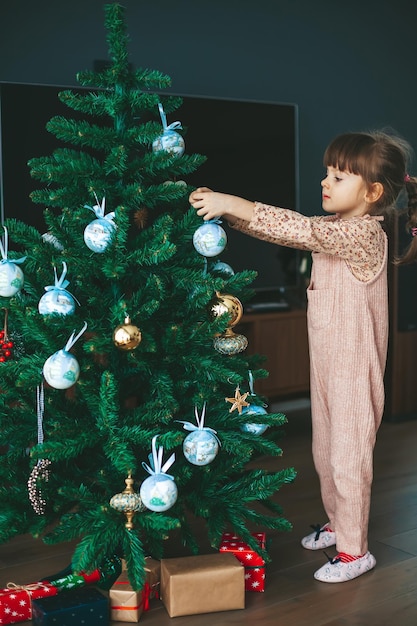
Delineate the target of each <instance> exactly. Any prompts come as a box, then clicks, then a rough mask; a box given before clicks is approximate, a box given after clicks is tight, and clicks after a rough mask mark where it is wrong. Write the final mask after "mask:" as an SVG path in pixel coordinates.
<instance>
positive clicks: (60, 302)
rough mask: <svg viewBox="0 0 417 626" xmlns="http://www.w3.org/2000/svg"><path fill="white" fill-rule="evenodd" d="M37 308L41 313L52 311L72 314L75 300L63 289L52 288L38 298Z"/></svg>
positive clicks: (48, 313) (47, 313) (50, 312)
mask: <svg viewBox="0 0 417 626" xmlns="http://www.w3.org/2000/svg"><path fill="white" fill-rule="evenodd" d="M38 310H39V313H40V314H41V315H51V314H52V313H60V314H61V315H72V314H73V313H74V311H75V300H74V298H73V297H72V295H71V294H70V293H69V292H68V291H66V290H65V289H59V288H54V289H51V290H50V291H47V292H46V293H45V294H44V295H43V296H42V298H41V299H40V300H39V304H38Z"/></svg>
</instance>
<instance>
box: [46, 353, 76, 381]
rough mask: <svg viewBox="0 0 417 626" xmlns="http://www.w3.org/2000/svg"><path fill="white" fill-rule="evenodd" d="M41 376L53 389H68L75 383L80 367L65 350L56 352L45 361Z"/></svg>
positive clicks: (73, 357)
mask: <svg viewBox="0 0 417 626" xmlns="http://www.w3.org/2000/svg"><path fill="white" fill-rule="evenodd" d="M43 375H44V377H45V380H46V382H47V383H48V385H51V387H54V389H68V388H69V387H72V385H74V384H75V383H76V382H77V380H78V377H79V375H80V366H79V364H78V361H77V359H76V358H75V356H74V355H73V354H71V353H70V352H67V351H66V350H58V352H55V354H52V356H50V357H49V358H48V359H46V361H45V364H44V366H43Z"/></svg>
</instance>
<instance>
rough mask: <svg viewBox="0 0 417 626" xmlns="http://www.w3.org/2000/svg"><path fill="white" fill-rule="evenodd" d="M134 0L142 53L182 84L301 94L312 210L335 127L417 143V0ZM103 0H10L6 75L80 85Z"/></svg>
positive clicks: (97, 54)
mask: <svg viewBox="0 0 417 626" xmlns="http://www.w3.org/2000/svg"><path fill="white" fill-rule="evenodd" d="M122 4H123V6H125V8H126V18H127V24H128V32H129V34H130V40H131V45H130V51H131V60H132V62H133V64H134V65H135V66H138V67H147V68H152V69H158V70H161V71H163V72H165V73H167V74H168V75H169V76H171V78H172V83H173V84H172V91H174V92H179V93H187V94H196V95H211V96H220V97H233V98H234V97H236V98H248V99H255V100H267V101H280V102H296V103H297V104H298V105H299V114H300V180H301V194H300V208H301V210H302V212H304V213H306V214H313V213H317V212H320V185H319V181H320V179H321V177H322V173H323V168H322V163H321V159H322V153H323V150H324V148H325V146H326V144H327V143H328V141H329V140H330V139H331V138H332V137H333V136H334V135H335V134H337V133H339V132H344V131H346V130H365V129H370V128H377V127H378V128H379V127H382V126H390V127H393V128H394V129H396V130H397V131H398V132H399V133H401V134H402V135H404V136H405V137H406V138H407V139H408V140H409V141H411V142H412V144H413V145H414V147H415V148H417V114H416V111H417V76H416V74H417V72H416V63H415V59H416V52H417V50H416V48H417V43H416V35H415V33H416V29H417V3H416V2H415V0H396V1H395V2H384V1H383V0H379V1H375V0H368V1H367V0H361V1H358V0H350V1H349V2H341V3H335V2H331V1H328V0H324V1H320V0H319V1H316V2H314V1H311V0H176V1H175V2H173V1H172V0H146V1H145V0H125V1H124V2H123V3H122ZM103 7H104V2H102V1H99V0H59V1H57V0H37V1H36V0H35V1H34V2H29V1H28V0H12V1H11V2H7V3H4V6H2V15H1V21H0V80H1V81H12V82H32V83H48V84H61V85H62V84H70V85H75V84H76V80H75V76H76V73H77V72H78V71H80V70H83V69H92V67H93V62H94V60H95V59H106V57H107V45H106V42H105V30H104V23H103V22H104V20H103V17H104V11H103ZM28 106H29V107H30V103H28ZM248 123H249V124H250V120H248ZM273 123H274V120H273V119H272V120H271V126H272V125H273ZM231 132H232V131H231ZM233 132H235V133H239V132H242V130H241V129H239V128H235V129H233ZM248 158H251V155H248ZM253 158H256V155H253ZM414 173H415V172H414ZM201 182H202V183H204V181H201ZM258 199H262V180H259V193H258Z"/></svg>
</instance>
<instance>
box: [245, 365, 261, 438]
mask: <svg viewBox="0 0 417 626" xmlns="http://www.w3.org/2000/svg"><path fill="white" fill-rule="evenodd" d="M249 390H250V394H249V396H247V397H250V398H256V394H255V393H254V390H253V375H252V372H251V371H250V370H249ZM265 406H266V405H258V404H250V403H249V404H248V405H247V406H244V407H243V409H242V412H241V415H242V416H245V417H248V418H249V421H248V422H247V423H245V424H241V425H240V430H241V431H242V432H243V433H247V434H250V435H256V436H260V435H263V434H264V432H265V431H266V429H267V428H268V424H260V423H258V421H256V422H253V421H251V419H250V418H251V417H252V418H256V420H258V419H259V416H261V415H267V413H268V412H267V410H266V408H265ZM261 419H262V418H261Z"/></svg>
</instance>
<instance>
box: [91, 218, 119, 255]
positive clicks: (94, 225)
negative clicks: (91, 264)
mask: <svg viewBox="0 0 417 626" xmlns="http://www.w3.org/2000/svg"><path fill="white" fill-rule="evenodd" d="M114 231H115V224H114V222H112V221H111V220H108V219H106V218H105V217H99V218H98V219H96V220H93V221H92V222H90V223H89V224H87V226H86V227H85V230H84V241H85V243H86V245H87V247H88V248H90V250H92V251H93V252H99V253H101V252H104V251H105V250H106V248H107V246H108V245H109V243H110V241H111V240H112V237H113V234H114Z"/></svg>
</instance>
